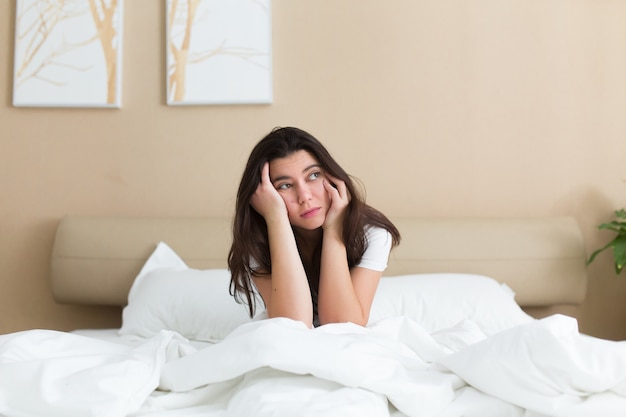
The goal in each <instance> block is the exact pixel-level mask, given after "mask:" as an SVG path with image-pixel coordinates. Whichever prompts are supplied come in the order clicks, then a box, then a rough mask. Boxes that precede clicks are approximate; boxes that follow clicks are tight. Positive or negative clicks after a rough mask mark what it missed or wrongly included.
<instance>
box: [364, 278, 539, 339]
mask: <svg viewBox="0 0 626 417" xmlns="http://www.w3.org/2000/svg"><path fill="white" fill-rule="evenodd" d="M395 316H408V317H409V318H411V319H412V320H415V321H417V322H418V323H419V324H421V325H422V326H423V327H424V328H425V329H426V330H427V331H429V332H434V331H437V330H442V329H447V328H450V327H453V326H455V325H457V324H458V323H460V322H462V321H464V320H471V321H473V322H474V323H476V325H478V327H479V328H480V329H481V330H482V331H483V332H484V333H485V334H486V335H491V334H494V333H497V332H499V331H502V330H504V329H508V328H510V327H514V326H517V325H519V324H524V323H528V322H530V321H532V320H533V318H532V317H531V316H529V315H528V314H526V313H525V312H524V311H523V310H522V309H521V308H520V306H519V305H518V304H517V303H516V302H515V294H514V293H513V291H512V290H511V289H510V288H509V287H508V286H507V285H506V284H501V283H499V282H497V281H496V280H494V279H493V278H489V277H485V276H482V275H474V274H452V273H450V274H446V273H437V274H413V275H400V276H395V277H383V278H382V279H381V280H380V284H379V286H378V290H377V291H376V295H375V297H374V302H373V304H372V308H371V311H370V320H369V322H370V323H373V322H375V321H378V320H380V319H383V318H388V317H395Z"/></svg>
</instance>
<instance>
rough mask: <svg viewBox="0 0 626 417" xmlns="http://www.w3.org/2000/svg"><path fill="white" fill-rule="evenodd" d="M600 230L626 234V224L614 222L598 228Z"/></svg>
mask: <svg viewBox="0 0 626 417" xmlns="http://www.w3.org/2000/svg"><path fill="white" fill-rule="evenodd" d="M598 229H600V230H612V231H614V232H617V233H622V232H626V223H624V222H619V221H617V220H614V221H612V222H608V223H602V224H601V225H600V226H598Z"/></svg>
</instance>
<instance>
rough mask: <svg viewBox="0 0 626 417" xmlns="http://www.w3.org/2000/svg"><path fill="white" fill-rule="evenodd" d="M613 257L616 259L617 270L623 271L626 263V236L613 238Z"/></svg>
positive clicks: (617, 271)
mask: <svg viewBox="0 0 626 417" xmlns="http://www.w3.org/2000/svg"><path fill="white" fill-rule="evenodd" d="M612 243H613V258H614V259H615V272H616V273H617V274H619V273H620V272H622V269H623V268H624V265H625V264H626V236H618V237H616V238H615V239H614V240H613V242H612Z"/></svg>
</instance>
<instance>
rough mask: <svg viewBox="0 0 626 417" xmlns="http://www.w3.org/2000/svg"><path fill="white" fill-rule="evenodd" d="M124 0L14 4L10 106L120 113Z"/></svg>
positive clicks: (32, 0)
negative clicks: (117, 110) (110, 109)
mask: <svg viewBox="0 0 626 417" xmlns="http://www.w3.org/2000/svg"><path fill="white" fill-rule="evenodd" d="M122 8H123V6H122V0H17V8H16V24H15V68H14V75H13V105H14V106H31V107H32V106H54V107H113V108H117V107H120V103H121V97H120V95H121V89H120V86H121V57H122V54H121V52H122V15H123V13H122Z"/></svg>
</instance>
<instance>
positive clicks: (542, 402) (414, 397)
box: [0, 316, 626, 417]
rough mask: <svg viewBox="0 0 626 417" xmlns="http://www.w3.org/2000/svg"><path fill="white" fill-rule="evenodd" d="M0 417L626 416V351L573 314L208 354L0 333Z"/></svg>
mask: <svg viewBox="0 0 626 417" xmlns="http://www.w3.org/2000/svg"><path fill="white" fill-rule="evenodd" d="M467 382H469V383H470V384H471V385H468V383H467ZM0 414H2V415H4V416H6V417H25V416H35V415H36V416H51V417H56V416H63V417H72V416H80V417H84V416H97V417H105V416H106V417H117V416H120V417H121V416H133V417H140V416H150V417H157V416H164V417H166V416H167V417H169V416H177V417H179V416H216V417H217V416H219V417H225V416H246V417H249V416H255V417H264V416H276V415H279V416H320V415H324V416H359V417H368V416H372V417H380V416H393V417H399V416H420V417H421V416H425V417H430V416H433V417H435V416H442V417H461V416H463V417H545V416H568V417H576V416H585V417H588V416H591V415H602V416H603V417H612V416H615V417H617V416H620V417H621V416H624V415H626V344H625V343H624V342H611V341H606V340H599V339H593V338H589V337H587V336H582V335H580V334H578V330H577V326H576V321H575V320H574V319H572V318H569V317H565V316H552V317H549V318H547V319H542V320H536V321H534V322H532V323H529V324H526V325H522V326H518V327H516V328H513V329H510V330H506V331H503V332H500V333H498V334H495V335H493V336H490V337H486V336H485V335H484V334H483V332H482V331H481V330H480V329H479V328H478V327H477V326H476V325H475V324H473V323H472V322H467V321H466V322H463V323H459V325H457V326H455V327H454V328H451V329H447V330H444V331H439V332H436V333H432V334H429V333H428V332H427V331H426V330H424V329H423V328H421V327H420V326H419V325H418V324H417V323H415V322H413V321H411V320H409V319H407V318H405V317H398V318H393V319H386V320H382V321H380V322H377V323H374V324H372V325H370V326H369V327H368V328H362V327H359V326H355V325H351V324H336V325H329V326H322V327H320V328H317V329H314V330H309V329H307V328H305V327H304V326H303V325H302V324H301V323H297V322H293V321H291V320H287V319H271V320H263V321H258V322H253V323H249V324H246V325H243V326H241V327H239V328H238V329H237V330H236V331H235V332H233V333H232V334H231V335H229V336H228V337H227V338H226V339H224V340H223V341H222V342H220V343H217V344H210V345H206V344H201V345H198V344H194V343H191V342H190V341H188V340H186V339H184V338H183V337H181V336H180V335H178V334H176V333H174V332H171V331H162V332H161V333H160V334H158V335H157V336H155V337H153V338H151V339H148V340H146V339H143V340H141V339H131V338H128V337H123V338H118V337H117V336H116V335H115V330H106V331H98V332H94V331H80V332H76V333H63V332H55V331H48V330H32V331H25V332H19V333H13V334H9V335H3V336H0Z"/></svg>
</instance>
